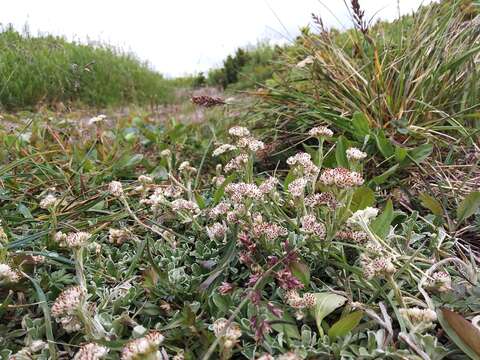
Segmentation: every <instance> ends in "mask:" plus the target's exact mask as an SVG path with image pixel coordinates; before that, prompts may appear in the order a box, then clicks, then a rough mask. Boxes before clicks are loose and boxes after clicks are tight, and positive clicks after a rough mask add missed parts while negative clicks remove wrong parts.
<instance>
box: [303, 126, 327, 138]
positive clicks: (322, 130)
mask: <svg viewBox="0 0 480 360" xmlns="http://www.w3.org/2000/svg"><path fill="white" fill-rule="evenodd" d="M308 135H310V136H313V137H325V138H329V137H332V136H333V131H332V130H330V129H329V128H328V127H326V126H317V127H314V128H311V129H310V130H309V131H308Z"/></svg>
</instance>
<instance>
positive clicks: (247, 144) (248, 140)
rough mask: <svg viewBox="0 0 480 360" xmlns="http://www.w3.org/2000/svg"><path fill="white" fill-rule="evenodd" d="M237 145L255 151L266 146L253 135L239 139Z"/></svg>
mask: <svg viewBox="0 0 480 360" xmlns="http://www.w3.org/2000/svg"><path fill="white" fill-rule="evenodd" d="M237 146H238V147H239V148H242V149H248V150H250V151H253V152H257V151H260V150H263V149H264V148H265V144H264V143H263V141H260V140H257V139H255V138H254V137H251V136H246V137H242V138H240V139H238V141H237Z"/></svg>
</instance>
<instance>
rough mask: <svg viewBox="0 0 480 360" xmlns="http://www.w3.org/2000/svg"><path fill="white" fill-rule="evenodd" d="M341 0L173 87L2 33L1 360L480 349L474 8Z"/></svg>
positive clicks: (91, 50)
mask: <svg viewBox="0 0 480 360" xmlns="http://www.w3.org/2000/svg"><path fill="white" fill-rule="evenodd" d="M348 5H349V7H350V11H351V12H352V21H353V24H354V27H353V28H352V29H350V30H346V31H343V32H340V31H338V30H335V29H327V28H325V27H324V26H323V22H322V20H321V18H320V17H318V16H314V17H313V21H314V23H315V26H314V27H311V28H305V29H303V31H302V33H301V35H299V36H298V37H297V38H296V40H295V42H294V43H292V44H290V45H286V46H284V47H271V46H269V45H268V44H260V45H259V46H257V47H254V48H247V49H239V50H238V51H237V52H236V53H235V54H233V55H231V56H230V57H228V58H227V59H225V61H224V64H223V67H221V68H219V69H212V70H211V71H210V72H209V73H208V74H206V75H203V74H196V75H192V76H191V77H188V78H182V79H174V80H167V79H164V78H163V77H162V76H161V75H160V74H158V73H156V72H154V71H152V70H151V69H150V68H149V67H148V66H147V65H146V64H143V63H141V62H140V61H139V60H137V59H136V58H135V57H133V56H132V55H128V54H124V53H122V52H121V51H117V50H113V49H111V48H109V47H108V46H91V45H81V44H73V43H69V42H67V41H66V40H64V39H61V38H56V37H50V36H46V37H40V38H36V37H32V36H29V35H28V34H20V33H18V32H16V31H14V30H12V29H9V28H7V29H4V31H3V32H1V33H0V79H2V81H1V83H2V86H1V88H0V109H1V112H0V220H1V223H0V358H1V359H17V360H18V359H22V360H24V359H25V360H27V359H39V360H40V359H41V360H47V359H76V360H87V359H88V360H96V359H122V360H137V359H138V360H140V359H146V360H165V359H173V360H182V359H185V360H193V359H202V360H208V359H222V360H226V359H256V360H297V359H301V360H303V359H309V360H314V359H399V360H400V359H402V360H406V359H408V360H417V359H420V360H440V359H446V360H447V359H480V348H479V344H480V342H479V341H478V339H480V325H479V324H480V296H479V295H480V279H479V271H478V262H479V261H480V237H479V236H478V233H479V230H480V229H479V227H480V191H479V184H480V183H479V180H478V179H479V178H480V171H479V168H478V164H479V161H480V155H479V154H480V150H479V148H478V120H479V118H478V114H479V104H480V102H479V92H478V74H479V64H480V62H479V56H480V55H479V53H480V41H479V40H480V39H479V36H480V33H479V32H478V29H477V27H478V26H476V24H479V21H480V20H479V15H477V11H478V8H477V7H476V5H475V3H474V2H470V1H453V0H452V1H450V0H449V1H442V2H440V3H439V4H434V5H430V6H425V7H422V8H420V9H419V10H418V11H417V12H415V13H414V14H412V15H408V16H404V17H402V18H400V19H397V20H396V21H394V22H391V23H387V22H379V23H376V24H368V22H367V21H366V19H365V18H364V16H363V12H362V7H361V2H360V3H359V2H358V1H356V0H352V1H351V2H348ZM213 87H218V89H213ZM190 97H191V99H190ZM60 104H61V105H60ZM126 107H128V111H125V108H126Z"/></svg>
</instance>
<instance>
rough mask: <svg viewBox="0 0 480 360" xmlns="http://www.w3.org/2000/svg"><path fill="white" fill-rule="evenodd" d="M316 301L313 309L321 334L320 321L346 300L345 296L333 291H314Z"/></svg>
mask: <svg viewBox="0 0 480 360" xmlns="http://www.w3.org/2000/svg"><path fill="white" fill-rule="evenodd" d="M315 296H316V298H317V303H316V305H315V309H314V316H315V321H316V323H317V328H318V331H319V332H320V333H321V334H323V328H322V321H323V319H324V318H325V317H326V316H327V315H329V314H331V313H332V312H333V311H335V309H337V308H339V307H340V306H342V305H343V304H345V302H346V301H347V298H345V297H343V296H341V295H337V294H334V293H316V294H315Z"/></svg>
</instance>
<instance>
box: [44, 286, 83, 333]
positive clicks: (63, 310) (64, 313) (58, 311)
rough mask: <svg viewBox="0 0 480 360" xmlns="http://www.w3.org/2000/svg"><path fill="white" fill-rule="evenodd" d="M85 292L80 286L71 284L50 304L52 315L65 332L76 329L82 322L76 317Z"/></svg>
mask: <svg viewBox="0 0 480 360" xmlns="http://www.w3.org/2000/svg"><path fill="white" fill-rule="evenodd" d="M84 298H85V293H84V291H83V290H82V288H81V287H80V286H72V287H69V288H67V289H66V290H64V291H62V293H61V294H60V295H59V296H58V297H57V299H56V300H55V302H54V304H53V305H52V309H51V312H52V316H53V317H54V318H55V320H56V321H57V322H58V323H60V324H61V325H62V327H63V328H64V329H65V331H67V332H73V331H78V330H80V329H81V327H82V324H81V322H80V320H79V318H78V317H77V312H78V311H80V305H81V303H82V301H83V299H84Z"/></svg>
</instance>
